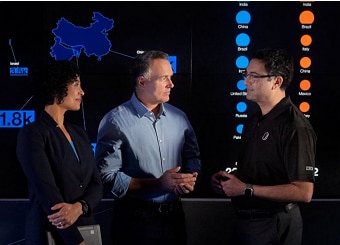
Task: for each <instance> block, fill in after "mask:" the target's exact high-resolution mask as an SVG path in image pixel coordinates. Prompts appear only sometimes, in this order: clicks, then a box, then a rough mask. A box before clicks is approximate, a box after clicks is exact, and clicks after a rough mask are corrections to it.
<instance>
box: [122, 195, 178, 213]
mask: <svg viewBox="0 0 340 245" xmlns="http://www.w3.org/2000/svg"><path fill="white" fill-rule="evenodd" d="M121 205H122V206H123V207H125V208H133V209H143V210H145V211H155V212H158V213H162V214H166V213H171V212H174V211H176V210H179V209H182V202H181V201H180V200H176V201H172V202H164V203H157V202H153V201H145V200H141V199H134V198H126V199H125V200H123V201H122V203H121Z"/></svg>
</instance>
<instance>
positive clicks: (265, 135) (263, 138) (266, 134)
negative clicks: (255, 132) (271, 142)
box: [262, 132, 269, 140]
mask: <svg viewBox="0 0 340 245" xmlns="http://www.w3.org/2000/svg"><path fill="white" fill-rule="evenodd" d="M268 137H269V133H268V132H265V133H264V134H263V135H262V140H267V139H268Z"/></svg>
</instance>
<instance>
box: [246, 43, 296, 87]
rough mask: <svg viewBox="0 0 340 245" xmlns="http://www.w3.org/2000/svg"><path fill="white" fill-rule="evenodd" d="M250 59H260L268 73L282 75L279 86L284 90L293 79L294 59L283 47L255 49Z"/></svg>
mask: <svg viewBox="0 0 340 245" xmlns="http://www.w3.org/2000/svg"><path fill="white" fill-rule="evenodd" d="M252 59H258V60H261V61H262V62H263V63H264V67H265V69H266V71H267V72H268V74H270V75H273V76H282V77H283V82H282V85H281V88H282V89H284V90H286V89H287V87H288V86H289V84H290V83H291V81H292V79H293V74H294V59H293V57H292V56H291V55H290V54H288V53H287V51H286V50H283V49H271V48H266V49H260V50H258V51H256V52H255V53H254V54H253V56H252Z"/></svg>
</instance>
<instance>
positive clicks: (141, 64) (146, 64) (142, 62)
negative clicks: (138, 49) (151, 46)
mask: <svg viewBox="0 0 340 245" xmlns="http://www.w3.org/2000/svg"><path fill="white" fill-rule="evenodd" d="M168 58H169V55H168V54H167V53H165V52H163V51H158V50H147V51H144V52H143V53H142V54H139V55H137V56H136V57H135V58H134V59H133V60H132V62H131V66H130V76H131V81H132V85H133V87H135V86H136V80H137V78H138V77H139V76H142V75H145V74H146V73H147V72H148V71H149V68H150V65H151V62H152V60H154V59H168Z"/></svg>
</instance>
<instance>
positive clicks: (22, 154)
mask: <svg viewBox="0 0 340 245" xmlns="http://www.w3.org/2000/svg"><path fill="white" fill-rule="evenodd" d="M65 127H66V128H67V130H68V132H69V133H70V135H71V139H72V142H73V144H74V146H75V149H76V151H77V154H78V157H79V160H78V158H77V156H76V154H75V152H74V150H73V148H72V146H71V145H70V143H69V142H68V140H67V138H66V137H65V135H64V134H63V132H62V131H61V130H60V129H59V128H58V126H57V124H56V122H55V121H54V120H53V119H52V118H51V117H50V116H49V114H47V113H46V112H45V111H44V112H43V113H42V115H41V117H40V118H39V119H38V120H36V121H35V122H33V123H31V124H28V125H25V126H24V127H23V128H21V129H20V131H19V134H18V138H17V156H18V159H19V161H20V164H21V166H22V168H23V171H24V173H25V175H26V177H27V180H28V186H29V199H30V204H29V209H28V213H27V225H26V240H36V241H39V239H40V238H41V236H44V235H45V236H46V229H47V227H48V226H50V228H52V229H55V228H54V226H53V227H52V226H51V225H50V222H49V221H48V219H47V215H49V214H52V213H54V212H55V211H52V210H51V207H52V206H53V205H55V204H57V203H60V202H67V203H75V202H77V201H79V200H81V199H83V200H86V202H87V203H88V205H89V207H90V209H93V208H94V207H95V206H96V205H97V204H98V203H99V201H100V200H101V198H102V195H103V187H102V183H101V180H100V176H99V173H98V171H97V168H96V163H95V159H94V152H93V150H92V147H91V144H90V141H89V139H88V136H87V134H86V132H85V131H84V130H83V129H82V128H80V127H78V126H76V125H69V124H65ZM89 212H90V210H89ZM91 223H92V224H93V223H94V218H93V216H92V214H90V215H89V217H84V216H81V217H79V219H78V220H77V222H76V223H75V224H73V225H72V226H70V227H69V228H67V229H56V230H57V232H58V233H59V234H60V235H61V236H62V237H63V238H64V240H65V241H69V244H79V243H80V242H81V241H82V237H81V235H80V233H79V231H78V229H77V227H76V225H86V224H91ZM37 244H38V243H37Z"/></svg>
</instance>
